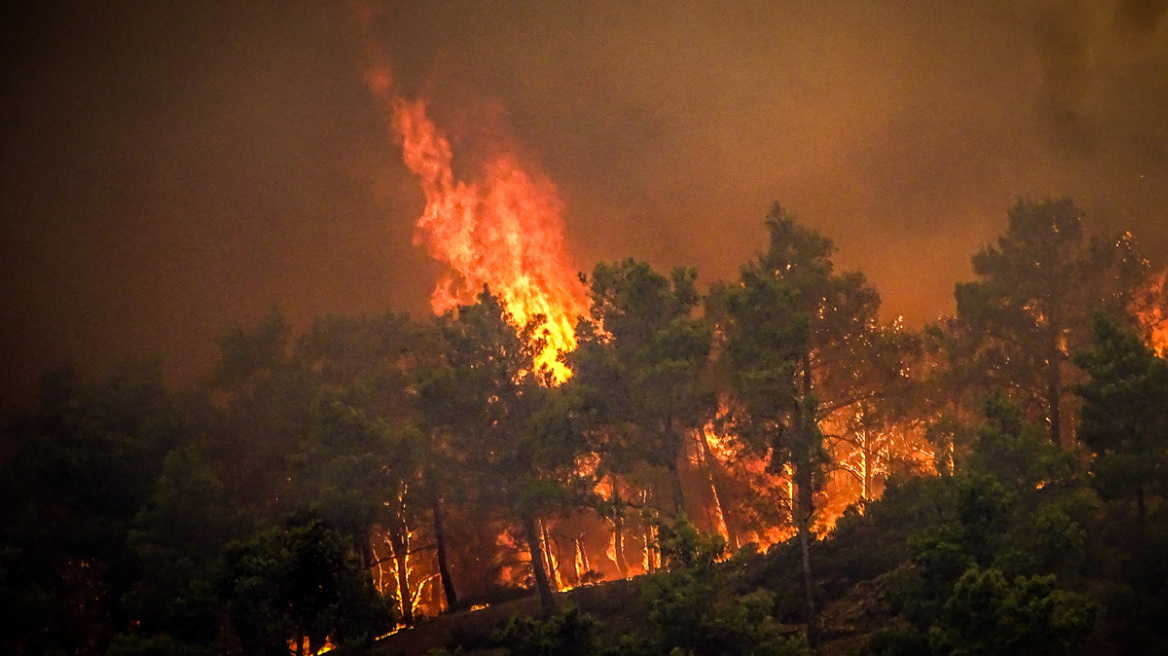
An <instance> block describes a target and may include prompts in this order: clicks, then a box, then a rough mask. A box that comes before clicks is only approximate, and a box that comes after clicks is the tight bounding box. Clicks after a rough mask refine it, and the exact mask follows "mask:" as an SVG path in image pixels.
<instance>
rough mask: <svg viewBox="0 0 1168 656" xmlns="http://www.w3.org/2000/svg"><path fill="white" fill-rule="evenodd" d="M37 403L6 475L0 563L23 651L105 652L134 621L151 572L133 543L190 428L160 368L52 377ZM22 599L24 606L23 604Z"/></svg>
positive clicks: (13, 644)
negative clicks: (138, 590)
mask: <svg viewBox="0 0 1168 656" xmlns="http://www.w3.org/2000/svg"><path fill="white" fill-rule="evenodd" d="M37 400H38V407H37V409H36V410H34V411H33V412H30V413H29V414H27V415H24V416H21V417H19V418H17V419H16V421H15V422H14V424H13V426H12V428H11V429H10V433H9V435H10V436H11V437H12V439H13V444H14V446H15V451H14V453H13V455H12V456H11V457H10V459H9V460H8V461H7V462H6V463H5V466H4V469H3V471H2V472H0V545H3V548H2V549H0V556H2V560H0V567H2V568H3V569H4V570H5V572H4V573H5V577H4V578H5V580H4V587H5V588H7V589H8V590H9V591H10V593H12V594H11V595H10V596H8V597H6V598H7V600H8V601H9V602H11V603H13V606H12V607H6V608H4V609H3V611H4V612H5V616H6V617H9V618H10V620H11V622H12V623H11V626H12V627H13V630H12V631H10V632H6V633H5V635H4V636H3V640H4V642H5V644H6V645H7V646H9V647H10V648H12V649H13V650H14V651H17V652H23V653H41V652H52V651H54V650H63V651H65V652H69V653H79V654H92V653H99V652H100V651H101V650H102V649H103V648H104V647H105V645H106V644H107V643H108V640H109V639H110V637H111V636H112V635H113V634H114V633H116V632H118V631H120V630H123V629H124V628H125V627H126V626H127V625H128V624H129V623H130V621H131V618H130V617H129V615H128V612H127V608H126V606H125V605H123V604H122V603H121V600H122V598H123V596H124V595H125V594H126V593H127V592H129V591H130V590H131V589H132V588H133V587H134V586H135V585H136V584H137V581H138V579H139V577H140V563H139V562H138V560H137V559H136V558H135V557H134V554H133V553H132V552H131V551H130V550H129V549H128V548H127V540H128V539H129V535H130V532H131V528H132V525H133V521H134V516H135V515H136V514H137V512H138V510H139V508H140V507H141V506H142V505H143V504H144V503H145V502H146V500H147V499H148V498H149V497H150V495H151V492H152V490H153V487H154V482H155V481H156V480H157V478H158V476H159V474H160V473H161V472H162V469H163V462H164V460H165V458H166V454H167V452H168V451H169V450H170V449H171V448H172V447H173V446H174V445H175V444H177V443H179V442H180V441H181V440H182V439H183V438H184V436H185V435H186V433H187V431H188V430H189V428H188V426H187V423H186V422H185V420H184V417H183V414H182V412H181V410H180V408H179V407H178V405H177V403H176V401H175V399H174V397H172V395H171V394H170V393H169V392H168V391H167V389H166V388H165V386H164V385H163V383H162V375H161V367H160V366H159V363H158V362H145V363H124V364H120V365H118V366H115V367H114V368H112V369H111V371H109V372H108V373H107V374H106V375H105V376H104V377H103V378H102V379H101V380H99V381H96V382H89V381H84V380H82V379H81V378H80V377H78V376H77V374H76V372H75V371H74V370H73V369H72V367H69V366H65V367H62V368H59V369H57V370H54V371H51V372H49V373H48V374H46V375H45V377H44V378H43V379H42V382H41V386H40V389H39V390H38V398H37ZM17 599H19V602H17V601H16V600H17Z"/></svg>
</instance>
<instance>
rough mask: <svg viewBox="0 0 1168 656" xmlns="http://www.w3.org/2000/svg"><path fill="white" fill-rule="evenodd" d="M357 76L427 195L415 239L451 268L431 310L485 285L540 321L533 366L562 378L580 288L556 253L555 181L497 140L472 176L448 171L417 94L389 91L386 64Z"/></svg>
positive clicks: (522, 320)
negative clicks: (494, 151)
mask: <svg viewBox="0 0 1168 656" xmlns="http://www.w3.org/2000/svg"><path fill="white" fill-rule="evenodd" d="M365 79H366V82H367V85H368V87H369V90H370V91H371V92H372V93H373V94H374V95H375V96H377V97H378V98H379V99H380V100H381V101H382V102H383V103H384V105H385V106H386V108H387V109H388V110H389V112H390V114H391V124H392V129H393V133H394V137H395V139H396V140H397V141H398V142H399V143H400V144H401V146H402V157H403V161H404V162H405V164H406V166H407V167H408V168H409V169H410V171H411V172H412V173H413V174H414V175H415V176H416V177H417V178H418V181H419V183H420V184H421V187H422V192H423V193H424V195H425V198H426V208H425V210H423V212H422V216H421V217H420V218H419V219H418V222H417V233H416V234H415V244H424V245H425V246H426V247H427V249H428V250H429V252H430V255H431V256H433V257H434V258H435V259H437V260H439V261H441V262H444V263H446V264H447V265H448V266H449V267H450V272H449V273H448V274H447V275H446V276H445V277H444V278H443V279H442V280H441V281H440V282H439V283H438V286H437V287H436V288H435V290H434V293H433V295H432V296H431V299H430V305H431V307H432V308H433V310H434V312H435V313H438V314H441V313H442V312H445V311H446V310H449V309H450V308H452V307H455V306H456V305H458V304H465V303H469V302H472V301H473V299H474V297H475V295H476V294H478V293H479V292H480V291H482V288H483V286H484V285H486V286H488V287H490V289H491V291H492V292H493V293H495V294H497V295H499V297H500V298H501V299H502V301H503V303H504V304H505V305H506V307H507V309H508V311H510V312H511V314H512V316H513V317H514V318H515V321H516V322H517V323H518V324H519V325H526V324H527V323H528V322H529V321H532V320H540V319H542V328H543V336H544V338H545V339H546V342H547V343H546V346H545V347H544V349H543V351H542V352H541V353H540V354H539V355H538V356H537V357H536V366H541V367H547V368H548V369H550V370H551V372H552V375H553V377H554V378H555V380H557V381H563V380H565V379H567V377H568V376H569V375H570V374H571V372H570V371H569V370H568V368H567V367H566V366H564V365H563V364H562V363H561V362H559V361H558V356H559V354H560V353H562V352H565V351H570V350H572V349H574V348H575V347H576V335H575V330H574V327H575V319H576V317H577V316H579V315H580V314H582V310H583V303H582V301H581V298H582V296H583V288H582V286H581V285H580V283H579V281H578V279H577V277H576V276H575V275H574V273H573V270H572V268H571V267H570V266H569V265H568V258H567V256H566V253H565V251H564V239H563V220H562V217H561V213H562V210H563V203H562V202H561V201H560V198H559V194H558V192H557V190H556V187H555V185H554V184H553V183H552V182H551V181H550V180H548V179H547V178H546V177H544V176H542V175H540V174H539V173H538V172H536V171H535V170H534V169H532V168H531V167H526V166H524V165H523V164H522V163H521V161H520V159H519V157H518V156H517V155H516V154H515V153H513V152H511V151H510V150H507V149H506V148H502V149H500V150H501V151H502V152H501V154H499V155H496V156H495V157H494V158H493V159H492V160H491V161H490V162H488V163H487V164H486V165H485V166H483V167H482V170H481V171H480V172H479V174H478V175H477V176H476V177H475V178H474V179H471V180H464V179H460V178H458V177H456V176H455V174H454V171H453V169H452V167H451V164H452V162H453V161H454V153H453V150H452V149H451V145H450V141H449V139H447V137H446V136H445V135H444V134H443V133H442V131H441V130H439V129H438V127H437V126H436V125H435V124H434V122H433V121H432V120H431V119H430V117H429V115H428V113H427V111H426V103H425V101H424V100H421V99H413V100H410V99H406V98H403V97H401V96H400V95H398V94H396V93H395V92H394V91H393V77H392V75H390V73H389V70H388V68H387V67H384V66H382V67H375V68H373V69H371V70H370V71H369V72H368V73H367V74H366V77H365Z"/></svg>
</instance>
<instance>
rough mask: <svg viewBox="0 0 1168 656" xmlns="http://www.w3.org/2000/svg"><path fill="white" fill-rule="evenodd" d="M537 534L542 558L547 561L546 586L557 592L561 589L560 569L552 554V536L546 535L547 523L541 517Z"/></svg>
mask: <svg viewBox="0 0 1168 656" xmlns="http://www.w3.org/2000/svg"><path fill="white" fill-rule="evenodd" d="M539 532H540V535H541V536H542V538H543V556H544V558H545V559H546V561H547V572H548V585H551V586H553V587H554V588H555V589H556V590H559V589H560V588H561V587H562V586H561V584H560V569H559V567H558V565H557V563H556V556H555V555H554V554H553V553H552V536H551V535H549V534H548V530H547V522H545V521H544V520H543V518H542V517H541V518H540V519H539Z"/></svg>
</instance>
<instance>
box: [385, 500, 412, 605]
mask: <svg viewBox="0 0 1168 656" xmlns="http://www.w3.org/2000/svg"><path fill="white" fill-rule="evenodd" d="M388 538H389V546H390V549H392V550H393V565H394V572H395V574H396V578H397V598H398V601H399V602H400V606H401V614H402V622H403V623H404V624H405V625H406V626H413V625H414V604H413V598H412V597H413V595H411V594H410V560H409V558H410V537H409V531H408V530H407V529H406V526H405V524H404V523H402V524H401V525H400V526H395V527H394V529H393V530H391V531H390V532H389V536H388Z"/></svg>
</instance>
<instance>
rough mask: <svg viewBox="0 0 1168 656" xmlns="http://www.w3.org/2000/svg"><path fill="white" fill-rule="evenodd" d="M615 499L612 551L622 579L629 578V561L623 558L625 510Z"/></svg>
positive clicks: (618, 500)
mask: <svg viewBox="0 0 1168 656" xmlns="http://www.w3.org/2000/svg"><path fill="white" fill-rule="evenodd" d="M619 504H620V499H619V498H618V499H617V505H616V506H615V508H616V510H615V511H614V513H613V516H612V549H613V551H614V552H616V553H615V554H614V556H615V558H616V569H617V571H619V572H620V575H621V577H622V578H626V579H627V578H628V577H629V561H628V559H627V558H625V509H624V507H623V506H621V505H619Z"/></svg>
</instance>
